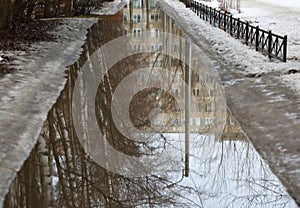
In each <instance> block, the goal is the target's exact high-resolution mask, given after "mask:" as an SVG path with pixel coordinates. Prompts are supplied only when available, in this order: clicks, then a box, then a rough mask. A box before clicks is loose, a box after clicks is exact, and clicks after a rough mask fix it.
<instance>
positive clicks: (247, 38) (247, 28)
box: [245, 22, 249, 45]
mask: <svg viewBox="0 0 300 208" xmlns="http://www.w3.org/2000/svg"><path fill="white" fill-rule="evenodd" d="M245 35H246V37H245V39H246V45H248V40H249V22H247V23H246V34H245Z"/></svg>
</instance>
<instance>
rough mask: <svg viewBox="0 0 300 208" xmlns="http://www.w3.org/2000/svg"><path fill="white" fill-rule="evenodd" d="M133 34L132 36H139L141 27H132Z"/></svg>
mask: <svg viewBox="0 0 300 208" xmlns="http://www.w3.org/2000/svg"><path fill="white" fill-rule="evenodd" d="M133 36H134V37H141V36H142V30H141V28H134V29H133Z"/></svg>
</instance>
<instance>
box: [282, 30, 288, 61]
mask: <svg viewBox="0 0 300 208" xmlns="http://www.w3.org/2000/svg"><path fill="white" fill-rule="evenodd" d="M286 58H287V35H285V36H284V37H283V57H282V60H283V62H286Z"/></svg>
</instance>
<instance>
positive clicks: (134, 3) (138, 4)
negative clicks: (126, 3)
mask: <svg viewBox="0 0 300 208" xmlns="http://www.w3.org/2000/svg"><path fill="white" fill-rule="evenodd" d="M132 6H133V8H142V1H141V0H132Z"/></svg>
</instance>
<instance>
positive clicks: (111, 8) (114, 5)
mask: <svg viewBox="0 0 300 208" xmlns="http://www.w3.org/2000/svg"><path fill="white" fill-rule="evenodd" d="M128 3H129V0H115V1H113V2H104V3H103V7H102V8H101V9H99V10H95V11H92V12H91V13H92V14H95V15H115V14H116V13H117V12H119V11H120V10H121V9H122V8H123V7H124V6H125V5H127V4H128Z"/></svg>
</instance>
